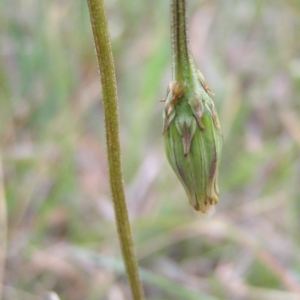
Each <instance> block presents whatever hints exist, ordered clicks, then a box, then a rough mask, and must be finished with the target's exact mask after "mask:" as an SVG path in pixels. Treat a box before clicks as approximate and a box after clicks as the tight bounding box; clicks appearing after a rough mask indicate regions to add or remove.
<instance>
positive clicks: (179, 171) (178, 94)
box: [163, 72, 222, 213]
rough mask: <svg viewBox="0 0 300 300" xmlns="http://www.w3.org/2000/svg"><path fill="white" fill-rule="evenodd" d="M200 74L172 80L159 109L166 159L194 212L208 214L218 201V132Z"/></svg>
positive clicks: (219, 138) (213, 109)
mask: <svg viewBox="0 0 300 300" xmlns="http://www.w3.org/2000/svg"><path fill="white" fill-rule="evenodd" d="M207 92H210V90H209V88H208V87H207V85H206V83H205V81H204V78H203V76H202V74H201V73H200V72H199V74H198V79H197V81H196V82H193V81H192V82H191V83H189V82H177V81H176V82H172V83H171V84H170V85H169V89H168V93H167V97H166V99H165V109H164V112H163V119H164V124H163V134H164V138H165V150H166V155H167V158H168V161H169V163H170V165H171V167H172V169H173V170H174V172H175V173H176V175H177V177H178V178H179V180H180V182H181V183H182V185H183V187H184V189H185V191H186V194H187V196H188V198H189V201H190V204H191V205H192V206H193V207H194V209H195V210H196V211H201V212H202V213H210V212H212V211H213V210H214V207H215V205H216V204H217V203H218V195H219V191H218V186H217V177H218V168H219V163H220V156H221V148H222V134H221V130H220V126H219V122H218V117H217V114H216V111H215V108H214V104H213V102H212V100H211V99H210V97H209V96H208V94H207Z"/></svg>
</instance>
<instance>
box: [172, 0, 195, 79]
mask: <svg viewBox="0 0 300 300" xmlns="http://www.w3.org/2000/svg"><path fill="white" fill-rule="evenodd" d="M171 1H172V17H171V18H172V20H171V34H172V58H173V62H172V69H173V80H174V81H175V80H176V81H179V80H185V79H187V77H188V76H189V74H191V73H192V70H191V64H190V63H189V62H190V59H191V55H190V49H189V43H188V32H187V25H186V1H185V0H171Z"/></svg>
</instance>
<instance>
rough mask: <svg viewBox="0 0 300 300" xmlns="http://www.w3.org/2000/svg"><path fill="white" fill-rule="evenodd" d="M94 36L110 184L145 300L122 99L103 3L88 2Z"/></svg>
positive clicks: (129, 264) (131, 268)
mask: <svg viewBox="0 0 300 300" xmlns="http://www.w3.org/2000/svg"><path fill="white" fill-rule="evenodd" d="M88 6H89V11H90V17H91V24H92V29H93V36H94V41H95V47H96V52H97V58H98V66H99V71H100V78H101V85H102V100H103V107H104V118H105V129H106V143H107V161H108V166H109V181H110V187H111V194H112V200H113V204H114V211H115V219H116V224H117V229H118V235H119V241H120V244H121V249H122V254H123V259H124V263H125V266H126V272H127V276H128V279H129V282H130V287H131V292H132V296H133V299H135V300H141V299H143V298H144V296H143V290H142V286H141V282H140V278H139V273H138V267H137V262H136V258H135V254H134V249H133V241H132V235H131V228H130V223H129V218H128V212H127V207H126V200H125V194H124V188H123V178H122V170H121V150H120V141H119V119H118V98H117V87H116V78H115V77H116V76H115V68H114V63H113V56H112V51H111V45H110V39H109V30H108V24H107V19H106V14H105V7H104V3H103V0H88Z"/></svg>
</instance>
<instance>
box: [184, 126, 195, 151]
mask: <svg viewBox="0 0 300 300" xmlns="http://www.w3.org/2000/svg"><path fill="white" fill-rule="evenodd" d="M192 138H193V136H192V133H191V131H190V129H189V126H188V125H187V123H186V122H184V123H183V126H182V143H183V153H184V156H185V157H186V156H187V155H188V153H189V152H190V147H191V141H192Z"/></svg>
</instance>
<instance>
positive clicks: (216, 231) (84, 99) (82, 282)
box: [0, 0, 300, 300]
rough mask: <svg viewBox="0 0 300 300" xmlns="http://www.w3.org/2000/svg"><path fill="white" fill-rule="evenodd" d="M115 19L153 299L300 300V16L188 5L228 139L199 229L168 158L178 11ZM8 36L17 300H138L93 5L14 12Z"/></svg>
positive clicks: (2, 128)
mask: <svg viewBox="0 0 300 300" xmlns="http://www.w3.org/2000/svg"><path fill="white" fill-rule="evenodd" d="M106 5H107V13H108V18H109V26H110V31H111V38H112V46H113V52H114V59H115V64H116V72H117V84H118V93H119V100H120V103H119V105H120V119H121V129H120V137H121V143H122V150H123V170H124V177H125V185H126V193H127V198H128V199H127V200H128V205H129V213H130V216H131V220H132V229H133V234H134V238H135V243H136V252H137V256H138V258H139V265H140V267H141V273H142V280H143V283H144V287H145V291H146V295H147V299H149V300H150V299H151V300H166V299H179V300H185V299H191V300H196V299H204V300H205V299H229V300H235V299H253V300H261V299H263V300H268V299H270V300H297V299H300V297H299V295H300V255H299V246H300V236H299V228H300V221H299V220H300V158H299V148H300V101H299V100H300V99H299V98H300V97H299V96H300V37H299V33H300V2H299V1H298V0H282V1H279V0H267V1H248V0H240V1H238V0H227V1H222V0H213V1H199V0H198V1H197V0H188V10H189V13H188V15H189V24H190V42H191V47H192V51H193V54H194V56H195V60H196V62H197V64H198V66H199V68H200V70H201V71H202V73H203V74H204V76H205V77H206V80H207V82H208V84H209V86H210V88H211V89H212V90H213V91H214V93H215V94H216V96H215V97H214V100H215V103H216V107H217V110H218V112H219V116H220V121H221V125H222V129H223V133H224V152H223V157H222V164H221V171H220V178H219V188H220V203H219V204H218V206H217V212H216V214H215V216H214V217H213V218H212V219H205V218H199V217H198V216H196V214H194V212H193V210H192V208H191V207H190V206H189V204H188V200H187V197H186V195H185V193H184V190H183V188H182V186H181V185H180V184H179V182H178V180H177V178H176V177H175V174H174V173H173V172H172V170H171V168H170V166H169V165H168V163H167V160H166V158H165V154H164V148H163V147H164V146H163V138H162V135H161V127H162V109H163V104H161V103H158V99H161V98H163V97H164V96H165V93H166V87H167V85H168V83H169V81H170V80H171V61H170V52H171V51H170V48H171V47H170V32H169V31H170V30H169V1H167V0H166V1H161V0H151V1H133V0H114V1H106ZM0 24H1V26H0V36H1V40H0V43H1V45H0V53H1V55H0V66H1V68H0V137H1V140H0V142H1V157H2V165H3V175H4V176H3V178H4V179H3V186H4V189H5V194H6V200H7V218H8V228H7V257H6V264H5V275H4V280H3V295H4V299H5V300H11V299H22V300H27V299H28V300H35V299H52V300H54V299H57V296H56V295H58V296H59V298H60V299H61V300H67V299H71V300H81V299H82V300H94V299H95V300H96V299H97V300H99V299H105V300H106V299H107V300H122V299H130V296H129V291H128V287H127V281H126V278H125V276H124V272H123V268H122V262H121V257H120V251H119V247H118V240H117V236H116V228H115V224H114V218H113V210H112V204H111V200H110V193H109V187H108V178H107V166H106V154H105V136H104V128H103V126H104V124H103V112H102V104H101V101H100V98H101V90H100V84H99V77H98V70H97V64H96V57H95V53H94V48H93V47H94V45H93V40H92V34H91V26H90V22H89V15H88V10H87V4H86V2H85V1H71V0H54V1H53V0H52V1H50V0H44V1H34V0H15V1H9V0H1V1H0ZM3 200H4V199H3V197H1V198H0V201H2V202H3ZM1 214H2V215H1V217H2V218H3V217H4V216H5V212H4V211H3V210H2V211H1ZM2 235H3V232H2ZM2 247H3V245H2ZM3 267H4V266H3V264H2V266H0V269H1V268H3ZM50 291H52V294H50ZM47 297H48V298H47Z"/></svg>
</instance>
